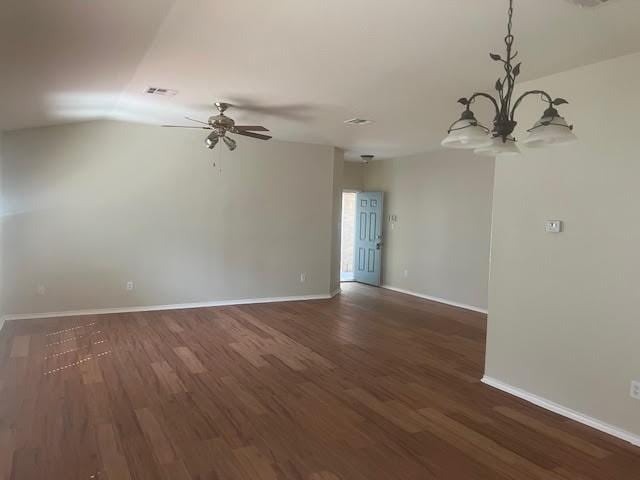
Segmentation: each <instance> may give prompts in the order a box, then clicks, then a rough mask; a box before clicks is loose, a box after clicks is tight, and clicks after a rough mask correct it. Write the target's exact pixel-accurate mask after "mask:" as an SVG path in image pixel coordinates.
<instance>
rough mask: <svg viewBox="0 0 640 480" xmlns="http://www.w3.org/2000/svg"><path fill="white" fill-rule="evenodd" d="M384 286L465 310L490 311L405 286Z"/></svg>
mask: <svg viewBox="0 0 640 480" xmlns="http://www.w3.org/2000/svg"><path fill="white" fill-rule="evenodd" d="M382 288H385V289H387V290H392V291H394V292H398V293H404V294H405V295H412V296H414V297H418V298H423V299H425V300H431V301H432V302H438V303H444V304H445V305H450V306H452V307H458V308H464V309H465V310H471V311H473V312H478V313H484V314H485V315H487V314H488V313H489V311H488V310H487V309H486V308H480V307H476V306H474V305H467V304H466V303H460V302H454V301H453V300H447V299H446V298H440V297H434V296H433V295H426V294H424V293H418V292H414V291H411V290H405V289H403V288H398V287H394V286H392V285H382Z"/></svg>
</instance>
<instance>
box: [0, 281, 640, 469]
mask: <svg viewBox="0 0 640 480" xmlns="http://www.w3.org/2000/svg"><path fill="white" fill-rule="evenodd" d="M485 324H486V319H485V317H484V316H483V315H481V314H477V313H473V312H468V311H464V310H460V309H456V308H451V307H448V306H444V305H441V304H437V303H433V302H429V301H425V300H421V299H417V298H413V297H410V296H406V295H402V294H398V293H394V292H390V291H386V290H381V289H375V288H371V287H366V286H362V285H357V284H347V285H344V291H343V293H342V294H341V295H339V296H337V297H336V298H334V299H332V300H322V301H320V300H319V301H310V302H293V303H281V304H263V305H246V306H237V307H223V308H203V309H194V310H176V311H166V312H149V313H130V314H118V315H102V316H87V317H72V318H60V319H48V320H34V321H23V322H9V323H8V324H7V325H6V326H5V328H4V329H3V331H2V333H1V334H0V480H9V479H12V480H18V479H20V480H22V479H25V480H40V479H47V480H54V479H61V480H62V479H64V480H69V479H78V480H88V479H94V480H95V479H98V480H129V479H132V480H133V479H149V480H151V479H162V480H169V479H171V480H199V479H202V480H204V479H207V480H210V479H211V480H213V479H217V480H236V479H238V480H283V479H295V480H377V479H381V480H382V479H384V480H390V479H403V480H404V479H416V480H417V479H420V480H430V479H439V480H458V479H460V480H462V479H473V480H482V479H491V480H501V479H512V480H516V479H517V480H543V479H551V480H614V479H615V480H626V479H629V480H632V479H633V480H638V479H640V449H637V448H634V447H632V446H630V445H628V444H626V443H624V442H622V441H619V440H617V439H614V438H612V437H608V436H606V435H604V434H601V433H599V432H597V431H595V430H591V429H589V428H588V427H585V426H583V425H580V424H577V423H574V422H571V421H569V420H567V419H564V418H562V417H559V416H556V415H554V414H551V413H549V412H547V411H544V410H541V409H539V408H537V407H534V406H532V405H529V404H527V403H525V402H522V401H521V400H518V399H517V398H515V397H511V396H509V395H506V394H504V393H502V392H500V391H497V390H494V389H492V388H490V387H487V386H485V385H483V384H482V383H480V381H479V380H480V378H481V376H482V373H483V366H484V348H485V347H484V339H485V330H486V325H485Z"/></svg>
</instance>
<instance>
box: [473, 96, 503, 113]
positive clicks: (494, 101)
mask: <svg viewBox="0 0 640 480" xmlns="http://www.w3.org/2000/svg"><path fill="white" fill-rule="evenodd" d="M477 97H482V98H486V99H488V100H490V101H491V103H493V106H494V107H495V109H496V118H497V117H499V116H500V106H499V105H498V101H497V100H496V99H495V98H494V97H493V95H489V94H488V93H483V92H477V93H474V94H473V95H472V96H471V98H469V105H471V103H472V102H473V101H474V100H475V99H476V98H477Z"/></svg>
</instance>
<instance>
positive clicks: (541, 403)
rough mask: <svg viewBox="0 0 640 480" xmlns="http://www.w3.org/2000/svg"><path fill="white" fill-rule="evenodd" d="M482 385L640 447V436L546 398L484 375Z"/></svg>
mask: <svg viewBox="0 0 640 480" xmlns="http://www.w3.org/2000/svg"><path fill="white" fill-rule="evenodd" d="M482 383H484V384H486V385H489V386H490V387H493V388H497V389H498V390H502V391H503V392H506V393H508V394H510V395H513V396H516V397H518V398H521V399H522V400H526V401H527V402H529V403H533V404H534V405H537V406H538V407H541V408H544V409H545V410H549V411H551V412H554V413H557V414H558V415H562V416H563V417H567V418H570V419H571V420H574V421H576V422H578V423H582V424H584V425H587V426H589V427H591V428H595V429H596V430H600V431H601V432H604V433H607V434H609V435H612V436H614V437H617V438H619V439H621V440H624V441H626V442H629V443H631V444H632V445H635V446H638V447H640V436H638V435H636V434H634V433H631V432H628V431H626V430H623V429H621V428H618V427H615V426H613V425H610V424H608V423H606V422H603V421H601V420H598V419H597V418H593V417H590V416H588V415H585V414H583V413H580V412H577V411H575V410H572V409H570V408H567V407H564V406H562V405H559V404H557V403H555V402H552V401H551V400H547V399H546V398H543V397H540V396H538V395H535V394H533V393H529V392H527V391H526V390H523V389H521V388H518V387H514V386H512V385H509V384H508V383H504V382H501V381H500V380H496V379H495V378H492V377H488V376H486V375H485V376H484V377H482Z"/></svg>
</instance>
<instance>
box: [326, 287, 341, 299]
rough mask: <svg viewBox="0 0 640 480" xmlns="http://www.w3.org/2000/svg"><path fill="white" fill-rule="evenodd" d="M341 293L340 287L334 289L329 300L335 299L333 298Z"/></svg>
mask: <svg viewBox="0 0 640 480" xmlns="http://www.w3.org/2000/svg"><path fill="white" fill-rule="evenodd" d="M341 291H342V288H340V287H338V288H336V289H335V290H334V291H333V292H331V293H330V294H329V296H330V298H333V297H335V296H336V295H338V294H339V293H340V292H341Z"/></svg>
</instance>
